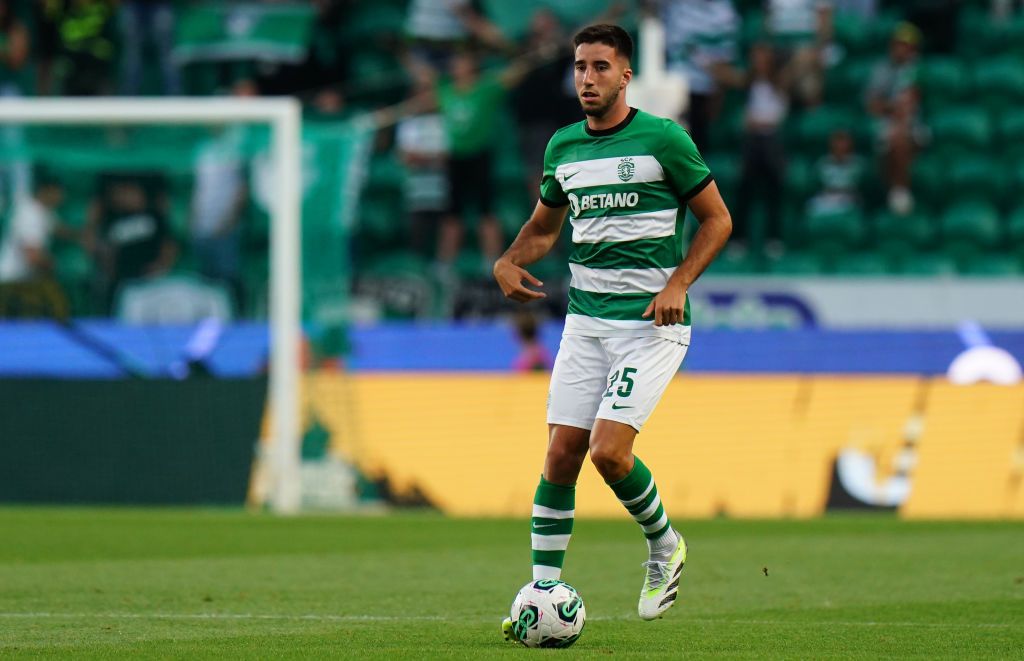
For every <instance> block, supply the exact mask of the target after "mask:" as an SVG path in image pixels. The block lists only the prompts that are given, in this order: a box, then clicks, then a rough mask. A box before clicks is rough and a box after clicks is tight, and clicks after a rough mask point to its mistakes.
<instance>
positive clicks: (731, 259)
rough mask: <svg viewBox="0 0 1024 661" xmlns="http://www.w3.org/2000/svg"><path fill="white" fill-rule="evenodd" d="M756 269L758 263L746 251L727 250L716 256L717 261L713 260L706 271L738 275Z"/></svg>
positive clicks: (714, 273)
mask: <svg viewBox="0 0 1024 661" xmlns="http://www.w3.org/2000/svg"><path fill="white" fill-rule="evenodd" d="M756 271H757V265H756V264H755V263H754V261H753V260H752V259H751V258H750V255H749V254H748V253H747V252H746V251H741V250H725V251H723V252H721V253H719V254H718V256H717V257H715V261H713V262H711V265H710V266H708V269H707V270H706V271H705V273H710V274H712V275H736V274H744V273H754V272H756Z"/></svg>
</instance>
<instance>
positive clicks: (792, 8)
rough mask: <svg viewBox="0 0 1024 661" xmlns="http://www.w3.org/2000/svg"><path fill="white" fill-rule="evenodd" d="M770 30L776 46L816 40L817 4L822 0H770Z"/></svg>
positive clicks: (788, 45)
mask: <svg viewBox="0 0 1024 661" xmlns="http://www.w3.org/2000/svg"><path fill="white" fill-rule="evenodd" d="M766 4H767V8H768V16H767V23H768V32H769V34H770V35H771V38H772V41H773V43H774V44H775V45H776V46H779V47H783V48H789V47H797V46H801V45H804V44H807V43H809V42H811V41H813V40H814V34H815V26H816V23H817V16H816V15H815V14H816V10H817V6H818V5H821V4H827V3H826V2H822V0H768V2H767V3H766Z"/></svg>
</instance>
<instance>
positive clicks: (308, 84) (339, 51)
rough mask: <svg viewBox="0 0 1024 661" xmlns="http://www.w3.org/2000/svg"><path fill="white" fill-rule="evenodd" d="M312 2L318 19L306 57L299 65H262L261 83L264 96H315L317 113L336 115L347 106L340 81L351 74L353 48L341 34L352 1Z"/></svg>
mask: <svg viewBox="0 0 1024 661" xmlns="http://www.w3.org/2000/svg"><path fill="white" fill-rule="evenodd" d="M312 4H313V6H314V7H315V9H316V19H315V21H314V23H313V30H312V34H311V35H310V40H309V49H308V50H307V52H306V57H305V59H303V61H302V62H299V63H297V64H285V63H265V64H263V65H261V66H260V69H259V78H258V84H259V88H260V92H261V93H262V94H264V95H268V96H283V95H300V96H304V97H307V98H311V99H312V101H313V105H314V107H315V108H316V110H317V112H319V113H321V114H325V115H334V114H338V113H340V112H341V109H342V107H343V106H344V105H345V100H344V97H343V96H342V92H341V84H342V83H343V82H345V80H346V77H347V75H348V71H349V67H350V62H349V59H350V55H351V49H350V48H349V46H348V45H347V44H346V43H345V41H344V40H343V39H342V38H341V37H342V31H343V26H344V25H345V22H346V20H348V16H349V8H350V7H351V5H352V4H353V3H352V2H351V0H314V2H313V3H312ZM369 36H372V35H368V37H369Z"/></svg>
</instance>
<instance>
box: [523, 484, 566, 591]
mask: <svg viewBox="0 0 1024 661" xmlns="http://www.w3.org/2000/svg"><path fill="white" fill-rule="evenodd" d="M575 513H576V485H575V484H571V485H568V486H567V485H563V484H554V483H552V482H548V481H547V480H545V479H544V476H543V475H542V476H541V478H540V484H538V485H537V493H536V495H535V496H534V498H533V517H532V518H531V519H530V540H531V547H532V549H533V554H532V555H533V578H534V580H538V579H542V578H552V579H558V578H560V577H561V576H562V563H563V562H565V549H566V548H567V547H568V546H569V537H570V536H571V535H572V522H573V516H575Z"/></svg>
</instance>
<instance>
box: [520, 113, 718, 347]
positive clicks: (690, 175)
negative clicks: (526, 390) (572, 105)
mask: <svg viewBox="0 0 1024 661" xmlns="http://www.w3.org/2000/svg"><path fill="white" fill-rule="evenodd" d="M710 182H711V173H710V172H709V171H708V167H707V165H705V164H704V160H703V159H702V158H701V156H700V154H699V153H698V152H697V147H696V146H695V145H694V144H693V140H691V139H690V135H689V134H688V133H687V132H686V131H685V130H684V129H683V128H682V127H681V126H679V125H678V124H676V123H675V122H673V121H671V120H668V119H662V118H660V117H655V116H654V115H650V114H648V113H645V112H642V111H638V110H636V109H635V108H634V109H631V110H630V113H629V116H627V117H626V119H625V120H623V122H622V123H621V124H619V125H618V126H615V127H612V128H610V129H605V130H600V131H595V130H592V129H590V127H588V126H587V123H586V121H582V122H579V123H576V124H571V125H569V126H566V127H565V128H562V129H560V130H558V131H557V132H556V133H555V134H554V136H552V138H551V141H550V142H548V147H547V151H546V152H545V153H544V176H543V178H542V179H541V185H540V193H541V195H540V199H541V202H542V203H543V204H545V205H547V206H549V207H564V206H566V205H568V206H569V220H570V222H571V223H572V243H573V251H572V255H571V256H570V257H569V269H570V270H571V272H572V280H571V282H570V283H569V311H568V314H567V315H566V318H565V333H566V334H569V335H587V336H591V337H635V336H645V335H657V336H661V337H666V338H668V339H672V340H675V341H678V342H683V343H684V344H689V332H690V302H689V300H687V302H686V310H685V313H684V316H683V319H684V321H683V323H682V324H679V325H675V326H660V327H656V326H655V325H654V320H653V316H652V317H650V318H648V319H644V318H643V317H642V316H641V315H643V312H644V310H645V309H646V308H647V306H648V304H650V302H651V300H652V299H653V298H654V296H656V295H657V293H658V292H660V291H661V290H662V289H664V288H665V284H666V283H667V282H668V279H669V276H671V275H672V273H673V272H674V271H675V270H676V267H677V266H679V263H680V262H681V261H682V259H683V236H682V230H683V221H684V219H685V217H686V202H687V201H688V200H689V199H690V198H692V197H693V196H694V195H696V194H697V193H699V192H700V191H701V190H703V189H704V187H705V186H707V185H708V184H709V183H710Z"/></svg>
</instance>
